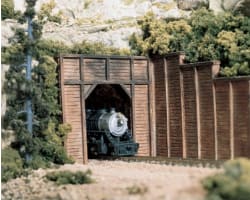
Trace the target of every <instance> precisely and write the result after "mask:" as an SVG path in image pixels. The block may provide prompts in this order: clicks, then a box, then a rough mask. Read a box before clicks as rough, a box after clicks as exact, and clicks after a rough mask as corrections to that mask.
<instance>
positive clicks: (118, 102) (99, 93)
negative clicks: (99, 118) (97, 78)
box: [85, 84, 132, 129]
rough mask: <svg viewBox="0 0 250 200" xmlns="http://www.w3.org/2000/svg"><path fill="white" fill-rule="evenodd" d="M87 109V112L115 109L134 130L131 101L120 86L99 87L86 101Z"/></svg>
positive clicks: (105, 85) (103, 85)
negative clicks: (125, 118)
mask: <svg viewBox="0 0 250 200" xmlns="http://www.w3.org/2000/svg"><path fill="white" fill-rule="evenodd" d="M85 108H86V111H87V110H100V109H105V110H107V111H110V110H111V109H112V108H114V109H115V111H116V112H121V113H123V114H124V115H125V116H126V117H127V119H128V128H129V129H132V121H131V118H132V116H131V113H132V112H131V99H130V97H129V96H128V94H127V93H126V92H125V91H124V89H123V88H122V87H121V86H120V85H117V84H100V85H97V86H96V87H95V89H94V90H93V91H92V92H91V94H90V95H89V97H88V98H87V99H86V101H85Z"/></svg>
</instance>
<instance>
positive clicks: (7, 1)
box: [1, 0, 15, 20]
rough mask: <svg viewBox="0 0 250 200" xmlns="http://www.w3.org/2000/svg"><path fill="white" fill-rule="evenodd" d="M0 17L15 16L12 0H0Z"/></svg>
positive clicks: (8, 17)
mask: <svg viewBox="0 0 250 200" xmlns="http://www.w3.org/2000/svg"><path fill="white" fill-rule="evenodd" d="M1 13H2V14H1V19H2V20H4V19H12V18H13V17H14V16H15V11H14V2H13V0H2V1H1Z"/></svg>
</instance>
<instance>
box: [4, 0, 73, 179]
mask: <svg viewBox="0 0 250 200" xmlns="http://www.w3.org/2000/svg"><path fill="white" fill-rule="evenodd" d="M26 2H27V5H28V6H27V9H26V11H25V13H24V16H23V19H25V17H31V18H33V17H34V16H35V13H34V6H35V2H36V1H34V0H26ZM21 22H22V23H25V20H23V21H22V20H21ZM42 23H43V22H41V21H39V20H38V21H35V20H33V23H32V24H33V28H34V32H33V33H34V39H33V40H32V39H29V38H28V37H27V34H25V30H23V29H17V31H16V33H15V35H14V37H13V38H12V39H11V44H12V45H11V46H10V47H7V48H3V49H2V50H3V51H2V56H3V62H5V63H8V64H9V65H10V68H9V70H8V72H7V73H6V80H7V81H6V82H5V84H4V87H3V89H4V92H5V93H6V94H7V97H8V99H7V111H6V114H5V116H4V119H3V122H4V124H3V127H4V128H5V129H11V130H13V131H14V132H15V135H16V140H15V142H13V143H12V144H11V145H12V147H13V148H15V149H16V150H17V151H18V152H19V154H20V156H21V158H22V159H23V161H24V163H23V166H24V167H25V168H33V169H37V168H40V167H43V168H45V167H49V166H50V163H56V164H64V163H72V161H71V160H70V159H69V158H68V157H67V155H66V152H65V149H64V147H63V145H64V139H65V137H66V135H67V133H68V132H69V131H71V128H70V126H69V125H67V124H61V108H60V105H59V103H58V99H59V97H58V95H59V91H58V81H57V77H58V74H57V63H56V62H55V60H54V58H53V57H52V56H55V54H54V53H55V50H52V48H53V47H51V46H50V48H51V49H49V50H48V49H47V50H46V51H45V49H42V48H41V46H43V45H44V43H45V44H48V43H46V42H43V41H41V40H40V36H41V29H42ZM50 45H51V44H50ZM43 47H44V46H43ZM44 48H46V47H44ZM57 51H60V49H59V50H58V48H57ZM27 52H32V55H33V59H34V60H36V61H37V62H38V64H37V65H36V66H33V69H32V80H30V81H27V80H26V78H25V66H23V63H25V60H26V54H27ZM48 52H49V53H48ZM27 97H30V98H31V99H32V111H33V133H32V134H30V133H28V131H27V129H26V124H25V122H26V113H24V112H20V111H22V110H25V102H26V99H27ZM3 154H5V152H3ZM30 158H31V159H30ZM4 164H5V163H4ZM8 170H9V173H13V172H12V171H13V170H12V169H10V168H8V169H6V170H5V171H8ZM17 175H18V174H17Z"/></svg>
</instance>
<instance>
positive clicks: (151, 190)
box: [2, 160, 218, 200]
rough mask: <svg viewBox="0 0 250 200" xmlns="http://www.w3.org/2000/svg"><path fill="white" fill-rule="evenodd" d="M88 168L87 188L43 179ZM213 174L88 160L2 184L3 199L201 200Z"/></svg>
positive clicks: (204, 170)
mask: <svg viewBox="0 0 250 200" xmlns="http://www.w3.org/2000/svg"><path fill="white" fill-rule="evenodd" d="M87 169H90V170H91V171H92V173H93V174H92V178H93V179H94V180H95V182H94V183H92V184H88V185H63V186H56V185H55V184H54V183H53V182H50V181H47V180H46V179H45V178H44V175H45V174H46V172H48V171H54V170H71V171H77V170H83V171H85V170H87ZM216 172H218V169H214V168H213V169H212V168H203V167H182V166H169V165H159V164H149V163H135V162H131V163H127V162H123V161H98V160H90V161H89V164H88V165H80V164H74V165H64V166H61V167H60V168H59V169H49V170H43V169H39V170H36V171H34V172H33V173H32V174H31V175H29V176H28V177H22V178H18V179H15V180H11V181H9V182H8V183H6V184H2V200H5V199H11V200H14V199H25V200H26V199H27V200H29V199H30V200H31V199H32V200H33V199H40V200H42V199H43V200H44V199H51V200H52V199H53V200H61V199H63V200H158V199H159V200H203V199H204V195H205V192H204V191H203V189H202V187H201V184H200V180H201V179H202V178H204V177H205V176H208V175H211V174H214V173H216Z"/></svg>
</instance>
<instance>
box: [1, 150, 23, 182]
mask: <svg viewBox="0 0 250 200" xmlns="http://www.w3.org/2000/svg"><path fill="white" fill-rule="evenodd" d="M1 158H2V162H1V171H2V177H1V181H2V182H7V181H8V180H10V179H12V178H17V177H19V176H20V175H22V173H23V171H24V170H23V161H22V158H21V156H20V155H19V153H18V151H16V150H15V149H13V148H11V147H7V148H5V149H3V150H2V157H1Z"/></svg>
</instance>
